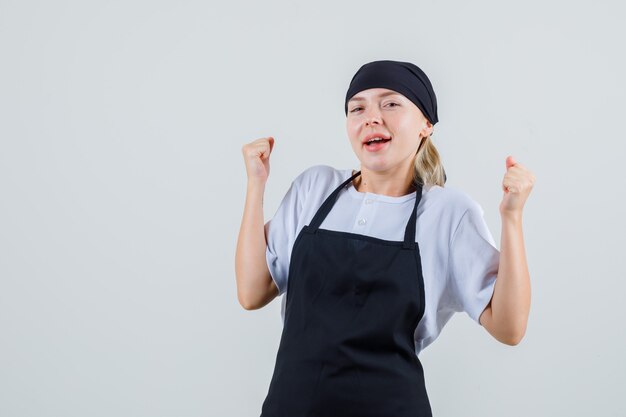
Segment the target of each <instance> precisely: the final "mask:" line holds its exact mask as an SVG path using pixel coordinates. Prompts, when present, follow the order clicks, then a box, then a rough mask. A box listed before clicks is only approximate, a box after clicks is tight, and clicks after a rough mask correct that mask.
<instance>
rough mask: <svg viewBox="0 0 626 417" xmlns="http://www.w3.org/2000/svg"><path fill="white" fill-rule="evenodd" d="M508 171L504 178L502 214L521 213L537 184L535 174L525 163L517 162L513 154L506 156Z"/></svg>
mask: <svg viewBox="0 0 626 417" xmlns="http://www.w3.org/2000/svg"><path fill="white" fill-rule="evenodd" d="M505 164H506V173H505V174H504V179H503V180H502V191H504V196H503V197H502V202H501V203H500V214H501V215H509V214H516V215H521V213H522V209H523V208H524V203H525V202H526V199H527V198H528V195H529V194H530V191H531V190H532V188H533V185H534V184H535V176H534V175H533V174H532V172H530V171H529V170H528V169H527V168H526V167H525V166H524V165H522V164H520V163H519V162H515V160H514V159H513V157H512V156H509V157H507V158H506V162H505Z"/></svg>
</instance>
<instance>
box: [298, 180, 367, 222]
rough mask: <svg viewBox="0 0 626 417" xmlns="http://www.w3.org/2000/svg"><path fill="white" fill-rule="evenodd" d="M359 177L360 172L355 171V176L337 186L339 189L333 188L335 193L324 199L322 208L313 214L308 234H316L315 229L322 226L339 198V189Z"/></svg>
mask: <svg viewBox="0 0 626 417" xmlns="http://www.w3.org/2000/svg"><path fill="white" fill-rule="evenodd" d="M359 175H361V171H357V173H356V174H354V175H353V176H351V177H350V178H348V179H347V180H345V181H344V182H343V183H342V184H341V185H339V187H337V188H335V191H333V192H332V193H331V194H330V195H329V196H328V197H327V198H326V200H324V203H322V206H321V207H320V209H319V210H317V213H315V216H314V217H313V220H311V223H310V225H309V232H310V233H315V232H317V229H318V228H319V227H320V225H321V224H322V222H323V221H324V219H325V218H326V216H327V215H328V213H330V210H331V209H332V208H333V205H334V204H335V201H336V200H337V197H338V196H339V193H340V192H341V189H342V188H343V187H345V186H346V185H348V183H350V181H352V180H353V179H355V178H356V177H357V176H359Z"/></svg>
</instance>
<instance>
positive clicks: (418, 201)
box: [262, 165, 499, 417]
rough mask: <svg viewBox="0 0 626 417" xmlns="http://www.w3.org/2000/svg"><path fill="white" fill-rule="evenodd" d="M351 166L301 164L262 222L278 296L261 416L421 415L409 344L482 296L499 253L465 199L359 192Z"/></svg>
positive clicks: (424, 340) (484, 299) (421, 393)
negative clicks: (278, 319)
mask: <svg viewBox="0 0 626 417" xmlns="http://www.w3.org/2000/svg"><path fill="white" fill-rule="evenodd" d="M359 173H360V172H359ZM359 173H357V174H354V173H353V172H352V170H338V169H335V168H332V167H329V166H325V165H317V166H313V167H311V168H309V169H307V170H305V171H304V172H303V173H301V174H300V175H299V176H298V177H297V178H296V179H295V180H294V181H293V183H292V184H291V187H290V188H289V191H288V192H287V194H286V195H285V197H284V198H283V200H282V202H281V204H280V206H279V208H278V210H277V212H276V214H275V216H274V217H273V218H272V219H271V220H270V221H269V222H268V223H267V224H266V226H265V227H266V236H267V242H268V247H267V252H266V258H267V263H268V267H269V269H270V273H271V275H272V279H274V281H275V283H276V285H277V287H278V289H279V292H280V294H281V295H287V297H283V300H282V306H281V316H282V319H283V324H284V328H283V335H282V338H281V345H280V347H279V352H278V355H277V362H276V368H275V372H274V377H273V379H272V382H271V384H270V390H269V392H268V397H267V398H266V401H265V402H264V407H263V414H262V415H263V417H266V416H267V417H274V416H276V417H278V416H280V415H289V414H291V415H302V416H304V415H307V416H308V415H310V416H314V415H319V416H322V415H325V416H329V415H343V416H348V415H355V416H356V415H361V416H365V415H372V416H374V415H377V416H384V415H394V416H402V415H407V416H409V415H413V416H415V415H423V416H429V415H430V407H429V404H428V399H427V396H426V392H425V387H424V382H423V373H422V368H421V364H420V362H419V360H418V354H419V352H420V351H421V350H423V349H424V348H425V347H426V346H427V345H429V344H430V343H432V342H433V341H434V340H435V338H436V337H437V336H438V335H439V333H440V332H441V329H442V328H443V326H444V325H445V323H446V322H447V321H448V320H449V319H450V317H451V316H452V315H453V314H454V313H455V312H460V311H465V312H467V314H468V315H469V316H470V317H471V318H472V319H473V320H475V321H476V322H478V318H479V316H480V313H482V311H483V310H484V308H485V306H486V305H487V304H488V302H489V300H490V298H491V295H492V294H493V287H494V285H495V279H496V275H497V269H498V262H499V252H498V250H497V249H496V248H495V244H494V241H493V238H492V236H491V234H490V233H489V230H488V228H487V226H486V224H485V222H484V220H483V218H482V214H483V213H482V209H481V208H480V206H479V205H478V204H477V203H476V202H474V201H473V200H472V199H471V198H469V197H468V196H467V195H465V194H464V193H462V192H460V191H458V190H455V189H453V188H450V187H439V186H425V187H423V188H422V187H418V189H417V191H416V192H413V193H411V194H408V195H405V196H400V197H391V196H385V195H377V194H373V193H361V192H358V191H356V189H354V187H353V185H352V179H353V178H355V177H356V176H357V175H359ZM332 190H334V191H333V192H332V193H331V191H332ZM418 193H419V195H418ZM329 194H330V195H329ZM416 197H419V198H416ZM292 249H294V252H293V253H292V252H291V250H292ZM327 263H329V265H331V267H329V266H328V265H327ZM344 269H345V270H344ZM290 282H291V285H292V287H293V288H290ZM316 303H317V304H316ZM416 413H418V414H416Z"/></svg>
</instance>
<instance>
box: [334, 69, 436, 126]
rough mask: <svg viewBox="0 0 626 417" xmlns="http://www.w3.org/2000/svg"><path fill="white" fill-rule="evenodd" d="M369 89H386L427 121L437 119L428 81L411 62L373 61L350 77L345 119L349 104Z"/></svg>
mask: <svg viewBox="0 0 626 417" xmlns="http://www.w3.org/2000/svg"><path fill="white" fill-rule="evenodd" d="M369 88H387V89H389V90H393V91H396V92H398V93H400V94H402V95H404V96H405V97H406V98H408V99H409V100H411V101H412V102H413V103H414V104H415V105H416V106H417V107H418V108H419V109H420V110H421V111H422V113H423V114H424V116H425V117H426V118H427V119H428V121H430V123H431V124H433V125H434V124H435V123H437V122H438V121H439V119H438V118H437V97H435V91H434V90H433V87H432V85H431V84H430V80H429V79H428V77H427V76H426V74H425V73H424V71H422V70H421V69H420V68H419V67H417V66H416V65H414V64H411V63H410V62H399V61H389V60H385V61H374V62H370V63H367V64H365V65H363V66H362V67H361V68H359V70H358V71H357V72H356V74H354V77H352V81H350V86H349V87H348V92H347V93H346V102H345V105H344V110H345V112H346V116H347V115H348V100H350V99H351V98H352V96H354V95H355V94H356V93H358V92H359V91H363V90H367V89H369Z"/></svg>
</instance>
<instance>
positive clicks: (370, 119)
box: [365, 109, 381, 125]
mask: <svg viewBox="0 0 626 417" xmlns="http://www.w3.org/2000/svg"><path fill="white" fill-rule="evenodd" d="M380 122H381V120H380V112H379V111H378V109H371V110H368V112H367V114H366V115H365V124H366V125H372V124H374V123H377V124H380Z"/></svg>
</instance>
